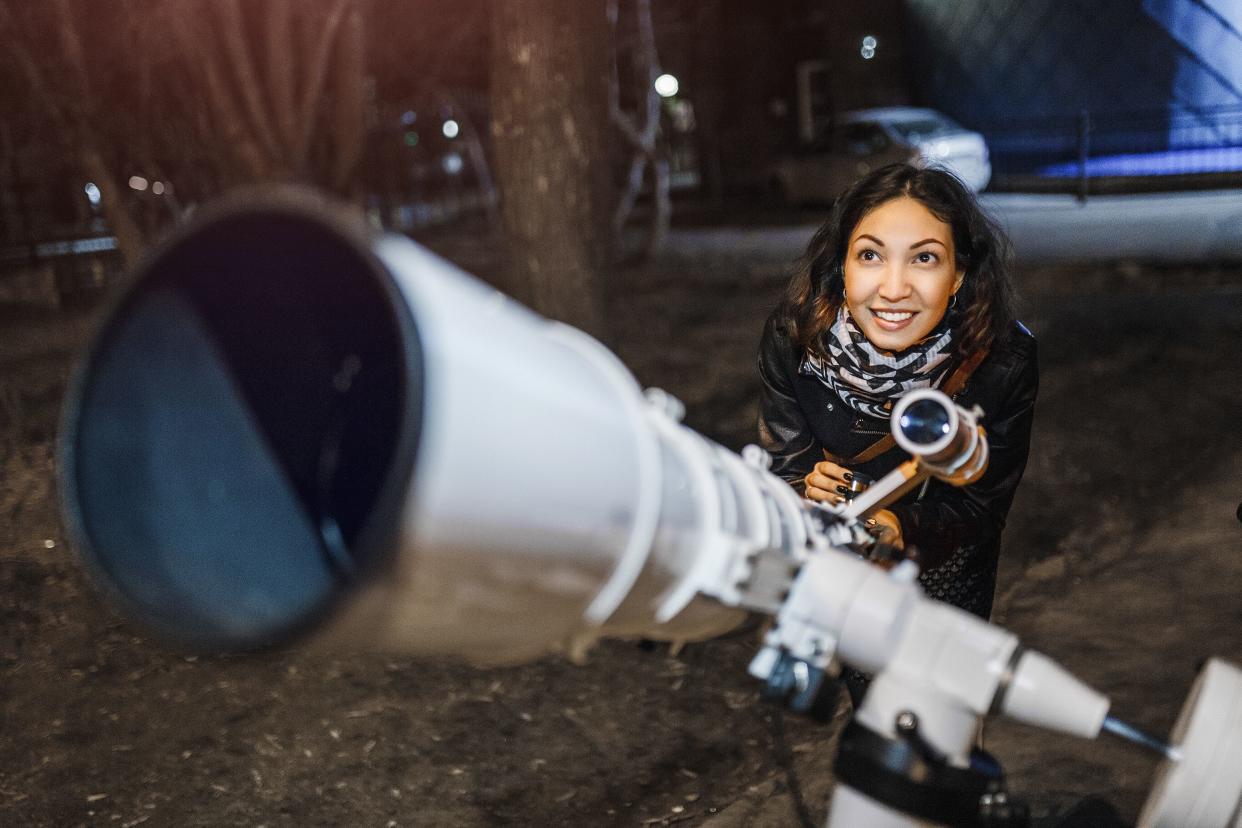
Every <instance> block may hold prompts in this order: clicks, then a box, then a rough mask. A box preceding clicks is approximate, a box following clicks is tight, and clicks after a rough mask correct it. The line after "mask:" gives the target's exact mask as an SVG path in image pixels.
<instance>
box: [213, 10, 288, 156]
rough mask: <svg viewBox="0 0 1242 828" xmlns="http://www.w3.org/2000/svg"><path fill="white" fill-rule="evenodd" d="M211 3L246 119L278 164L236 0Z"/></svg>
mask: <svg viewBox="0 0 1242 828" xmlns="http://www.w3.org/2000/svg"><path fill="white" fill-rule="evenodd" d="M212 6H213V7H214V8H215V9H217V10H218V12H219V15H220V24H221V25H220V34H221V37H222V39H223V41H224V47H225V49H226V50H227V52H228V56H229V61H230V63H231V64H232V66H233V72H232V75H233V80H234V82H235V83H236V86H237V88H238V89H239V90H240V91H241V98H242V101H243V102H244V103H245V105H246V109H247V111H248V113H249V115H250V122H251V125H252V126H253V128H254V134H255V136H256V137H257V138H258V140H259V143H260V144H261V145H262V146H263V149H264V150H265V151H266V152H267V154H268V157H269V158H271V159H272V161H273V162H274V163H275V164H277V165H279V164H280V157H281V155H282V153H281V146H280V144H279V142H278V141H277V139H276V134H275V132H274V131H273V129H272V125H271V123H270V121H269V118H268V110H267V107H266V102H265V101H264V97H265V96H264V94H263V89H262V86H261V85H260V83H261V80H262V79H261V78H260V77H259V76H258V73H257V72H256V71H255V67H254V62H253V61H252V60H251V59H250V47H249V46H248V45H247V44H246V37H245V32H246V29H245V20H244V19H243V17H242V13H241V7H240V6H239V5H238V0H216V2H214V3H213V4H212Z"/></svg>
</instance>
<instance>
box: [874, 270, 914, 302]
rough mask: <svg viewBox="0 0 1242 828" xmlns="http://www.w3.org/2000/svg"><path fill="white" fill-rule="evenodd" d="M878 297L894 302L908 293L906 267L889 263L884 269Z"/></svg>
mask: <svg viewBox="0 0 1242 828" xmlns="http://www.w3.org/2000/svg"><path fill="white" fill-rule="evenodd" d="M879 293H880V298H881V299H884V300H887V301H890V302H895V301H899V300H901V299H905V298H906V297H907V296H909V295H910V280H909V279H908V278H906V269H905V268H904V267H902V266H901V265H900V264H893V265H890V266H889V267H888V268H887V269H886V270H885V271H884V280H883V281H882V282H880V291H879Z"/></svg>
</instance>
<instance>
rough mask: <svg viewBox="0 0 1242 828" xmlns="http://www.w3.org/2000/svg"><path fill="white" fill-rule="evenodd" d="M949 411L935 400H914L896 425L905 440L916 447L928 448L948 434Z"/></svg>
mask: <svg viewBox="0 0 1242 828" xmlns="http://www.w3.org/2000/svg"><path fill="white" fill-rule="evenodd" d="M950 423H951V420H950V415H949V410H948V409H947V408H946V407H945V406H944V405H942V404H941V403H939V402H937V401H936V400H928V399H924V400H916V401H915V402H912V403H911V404H910V405H909V406H908V407H907V408H906V410H905V411H904V412H902V415H901V419H900V421H899V422H898V425H899V426H900V428H901V433H902V434H903V435H905V437H906V439H907V440H909V441H910V442H912V443H915V444H916V445H920V446H930V445H933V444H934V443H936V442H937V441H939V440H943V439H944V438H945V437H946V436H947V435H948V434H949V428H950Z"/></svg>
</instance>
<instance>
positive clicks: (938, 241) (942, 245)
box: [910, 239, 949, 250]
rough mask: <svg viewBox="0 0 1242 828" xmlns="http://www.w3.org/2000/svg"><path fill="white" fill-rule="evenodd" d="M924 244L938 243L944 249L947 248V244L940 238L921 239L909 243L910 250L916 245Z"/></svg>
mask: <svg viewBox="0 0 1242 828" xmlns="http://www.w3.org/2000/svg"><path fill="white" fill-rule="evenodd" d="M925 244H938V245H940V246H941V247H943V248H945V249H946V250H947V249H948V247H949V246H948V245H947V244H945V243H944V242H942V241H941V240H940V239H923V240H922V241H918V242H915V243H914V244H912V245H910V249H911V250H913V249H914V248H916V247H922V246H923V245H925Z"/></svg>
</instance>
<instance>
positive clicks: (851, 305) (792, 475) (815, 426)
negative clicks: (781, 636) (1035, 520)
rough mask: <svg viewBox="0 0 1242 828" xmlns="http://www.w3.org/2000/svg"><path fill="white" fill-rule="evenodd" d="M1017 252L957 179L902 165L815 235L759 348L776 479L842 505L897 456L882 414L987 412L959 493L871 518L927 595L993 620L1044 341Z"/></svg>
mask: <svg viewBox="0 0 1242 828" xmlns="http://www.w3.org/2000/svg"><path fill="white" fill-rule="evenodd" d="M1007 254H1008V243H1007V241H1006V239H1005V237H1004V234H1003V233H1002V232H1001V231H1000V230H999V229H998V228H997V227H996V226H995V225H994V224H993V223H992V222H991V221H990V220H989V219H988V218H987V216H985V215H984V214H983V212H982V211H981V210H980V208H979V206H978V204H977V203H976V201H975V198H974V196H973V195H972V194H971V192H970V191H969V189H968V188H966V187H965V186H964V185H963V184H962V183H961V181H959V180H958V179H957V178H955V177H954V176H953V175H952V174H951V173H948V172H946V171H944V170H941V169H936V168H930V169H926V168H921V167H915V166H912V165H909V164H894V165H891V166H887V167H883V168H881V169H879V170H876V171H875V172H873V173H871V174H870V175H868V176H866V177H864V178H862V179H860V180H859V181H858V182H856V183H855V184H854V185H853V186H852V187H851V188H850V189H849V190H847V191H846V192H845V193H844V194H843V195H842V196H841V197H840V198H839V199H838V200H837V202H836V204H835V205H834V206H833V210H832V213H831V215H830V216H829V218H828V220H827V221H826V222H825V223H824V226H823V227H821V228H820V229H819V231H818V232H817V233H816V234H815V237H814V238H813V239H812V240H811V243H810V246H809V247H808V248H807V252H806V254H805V256H803V258H802V259H801V261H800V263H799V266H798V268H797V270H796V272H795V274H794V278H793V280H792V281H791V282H790V286H789V290H788V292H787V294H786V297H785V299H784V301H783V302H782V303H781V305H780V307H778V308H777V310H776V311H775V312H774V313H773V314H772V316H771V317H770V318H769V319H768V323H767V325H766V327H765V328H764V332H763V340H762V343H761V345H760V353H759V371H760V376H761V379H762V381H763V384H762V394H761V398H760V418H759V433H760V442H761V444H762V445H763V447H764V448H765V449H767V450H768V452H769V453H770V454H771V455H772V457H773V468H772V470H773V471H774V472H776V473H777V474H779V475H780V476H781V477H783V478H784V479H785V480H787V481H789V483H790V484H791V485H793V486H794V487H795V488H797V489H798V490H799V491H801V492H802V493H803V494H804V495H805V496H806V497H808V498H810V499H812V500H818V501H825V502H829V503H832V502H839V501H841V500H842V499H844V498H846V497H848V496H851V495H852V493H853V492H854V491H856V490H857V489H858V483H859V481H860V480H866V479H878V478H880V477H881V476H883V475H884V474H886V473H887V472H889V471H891V470H892V469H893V468H894V467H896V466H897V465H898V463H900V462H901V461H902V460H903V459H904V456H903V455H902V452H901V450H900V449H899V448H897V447H896V446H895V445H894V443H893V441H892V440H891V439H888V438H886V435H888V433H889V424H888V418H889V413H890V412H891V411H892V408H893V405H894V404H895V403H896V401H897V400H898V399H899V398H900V397H901V396H902V395H903V394H905V393H907V392H909V391H913V390H915V389H919V388H939V389H940V390H942V391H944V392H946V393H948V394H950V395H951V396H953V397H954V399H955V400H956V401H957V403H958V404H959V405H961V406H963V407H966V408H971V407H973V406H976V405H977V406H979V407H981V408H982V409H983V412H984V414H983V418H982V420H981V423H982V425H983V426H984V428H985V429H986V430H987V436H988V444H989V450H990V457H991V459H990V462H989V466H988V470H987V472H986V473H985V474H984V475H983V477H982V478H980V479H979V480H978V481H976V482H975V483H973V484H971V485H969V486H965V487H962V488H954V487H952V486H948V485H946V484H942V483H938V482H931V483H929V484H928V485H926V486H924V487H923V488H922V489H920V490H916V491H914V492H911V493H909V494H907V495H905V496H904V497H903V498H902V499H900V500H899V501H897V503H895V504H894V505H892V506H891V508H890V509H884V510H880V511H878V512H876V513H874V514H872V516H871V517H872V518H874V521H875V522H874V525H875V527H876V530H877V531H878V532H882V533H885V534H886V535H887V536H888V538H887V539H888V540H890V541H891V542H894V543H896V544H897V545H899V546H902V545H904V546H908V547H917V549H918V551H919V560H920V563H921V565H922V568H923V575H922V577H921V580H922V583H923V586H924V587H925V588H926V590H927V592H928V594H929V595H931V596H932V597H933V598H939V599H941V600H945V601H948V602H950V603H953V604H956V605H957V606H959V607H962V608H963V609H966V610H968V611H970V612H974V613H976V614H977V615H980V616H982V617H984V618H986V617H987V616H988V615H989V614H990V613H991V609H992V597H993V593H994V591H995V588H996V568H997V561H998V559H999V554H1000V535H1001V530H1002V529H1003V528H1004V525H1005V517H1006V515H1007V514H1008V512H1009V506H1010V504H1011V503H1012V502H1013V496H1014V492H1015V491H1016V490H1017V486H1018V483H1019V481H1020V480H1021V479H1022V473H1023V470H1024V469H1025V467H1026V459H1027V451H1028V447H1029V444H1030V433H1031V421H1032V418H1033V415H1034V406H1035V395H1036V391H1037V388H1038V383H1039V378H1038V367H1037V362H1036V354H1035V340H1034V339H1033V338H1032V337H1031V335H1030V332H1029V331H1027V330H1026V329H1025V328H1024V327H1022V325H1021V324H1020V323H1018V322H1016V320H1015V319H1014V315H1013V310H1012V299H1011V296H1012V289H1011V286H1010V280H1009V273H1008V269H1007Z"/></svg>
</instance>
